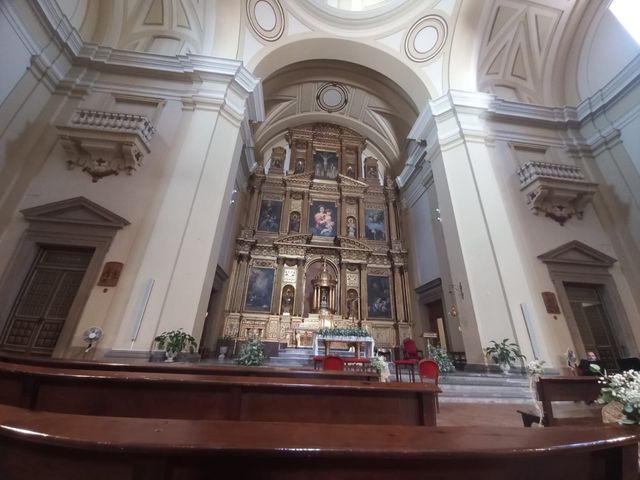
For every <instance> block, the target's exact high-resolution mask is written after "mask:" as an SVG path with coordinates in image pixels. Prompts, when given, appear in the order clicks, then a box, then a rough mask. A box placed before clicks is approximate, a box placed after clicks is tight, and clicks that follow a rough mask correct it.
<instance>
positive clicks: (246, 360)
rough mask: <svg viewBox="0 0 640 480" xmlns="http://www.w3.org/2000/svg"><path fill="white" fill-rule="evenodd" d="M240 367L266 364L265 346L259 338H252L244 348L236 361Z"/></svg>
mask: <svg viewBox="0 0 640 480" xmlns="http://www.w3.org/2000/svg"><path fill="white" fill-rule="evenodd" d="M236 362H237V363H238V365H245V366H260V365H264V363H265V356H264V345H263V344H262V342H261V341H260V339H258V338H250V339H249V340H248V341H247V343H245V344H244V345H243V346H242V350H240V355H239V356H238V359H237V360H236Z"/></svg>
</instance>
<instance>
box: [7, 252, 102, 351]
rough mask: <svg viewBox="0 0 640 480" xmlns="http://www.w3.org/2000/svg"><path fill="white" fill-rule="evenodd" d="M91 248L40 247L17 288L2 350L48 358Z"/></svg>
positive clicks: (77, 286)
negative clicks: (18, 290)
mask: <svg viewBox="0 0 640 480" xmlns="http://www.w3.org/2000/svg"><path fill="white" fill-rule="evenodd" d="M93 251H94V249H93V248H91V249H87V248H63V247H53V246H42V247H40V251H39V253H38V255H37V257H36V260H35V262H34V264H33V266H32V268H31V270H30V271H29V274H28V275H27V278H26V280H25V282H24V284H23V285H22V288H21V289H20V293H19V295H18V298H17V300H16V302H15V304H14V306H13V308H12V310H11V314H10V315H9V321H8V322H7V327H6V328H5V333H4V335H3V337H2V349H3V350H6V351H11V352H15V353H24V354H35V355H49V356H50V355H51V354H52V353H53V349H54V348H55V346H56V343H57V341H58V337H59V336H60V332H61V331H62V327H63V326H64V322H65V321H66V319H67V317H68V315H69V311H70V309H71V306H72V304H73V301H74V299H75V298H76V294H77V293H78V289H79V288H80V284H81V283H82V279H83V277H84V274H85V272H86V270H87V267H88V266H89V262H90V261H91V257H92V256H93Z"/></svg>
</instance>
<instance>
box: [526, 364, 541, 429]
mask: <svg viewBox="0 0 640 480" xmlns="http://www.w3.org/2000/svg"><path fill="white" fill-rule="evenodd" d="M544 364H545V361H544V360H537V359H536V360H531V361H530V362H529V363H527V373H528V374H529V393H530V394H531V400H533V406H534V407H535V409H536V412H537V413H538V417H539V418H540V421H539V422H538V423H539V425H542V421H543V416H544V412H543V410H542V402H540V400H538V394H537V392H536V382H537V381H538V377H539V376H540V375H542V374H543V373H544V367H543V365H544Z"/></svg>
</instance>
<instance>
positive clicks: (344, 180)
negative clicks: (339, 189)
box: [338, 173, 369, 188]
mask: <svg viewBox="0 0 640 480" xmlns="http://www.w3.org/2000/svg"><path fill="white" fill-rule="evenodd" d="M338 178H339V179H340V184H341V185H345V186H349V187H361V188H367V187H368V186H369V185H367V184H366V183H365V182H361V181H360V180H355V179H353V178H351V177H347V176H346V175H342V174H341V173H340V174H338Z"/></svg>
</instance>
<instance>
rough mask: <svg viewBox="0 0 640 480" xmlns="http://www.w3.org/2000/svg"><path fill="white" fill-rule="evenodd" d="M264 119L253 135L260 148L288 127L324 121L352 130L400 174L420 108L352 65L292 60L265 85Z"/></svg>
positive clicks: (381, 78)
mask: <svg viewBox="0 0 640 480" xmlns="http://www.w3.org/2000/svg"><path fill="white" fill-rule="evenodd" d="M263 90H264V97H265V106H266V113H267V115H266V118H265V121H264V122H263V123H262V124H261V125H260V126H259V127H258V128H257V130H256V132H255V134H254V139H255V141H256V148H257V149H258V150H259V151H261V150H263V149H265V148H266V147H267V146H269V145H270V142H271V140H272V139H273V138H274V137H280V138H282V137H283V135H284V132H285V131H286V129H287V128H290V127H293V126H296V125H301V124H305V123H310V122H314V121H316V122H317V121H322V122H328V123H335V124H338V125H341V126H344V127H348V128H350V129H352V130H355V131H356V132H358V133H359V134H361V135H363V136H364V137H366V138H368V139H369V148H370V150H371V151H372V152H376V153H377V155H378V156H381V157H382V158H379V159H380V160H381V161H383V162H384V163H385V164H387V166H388V167H390V168H391V170H392V171H394V172H396V173H398V172H399V171H400V170H401V169H402V165H401V164H400V162H401V158H402V154H403V150H404V148H405V143H406V138H407V134H408V133H409V130H410V129H411V126H412V125H413V123H414V122H415V120H416V118H417V116H418V112H417V111H416V110H415V108H414V107H413V106H412V103H411V101H410V100H409V99H408V98H407V97H406V95H404V94H403V92H402V89H400V88H399V87H398V86H397V85H395V84H393V83H392V82H391V81H390V80H389V79H387V78H386V77H384V76H382V75H381V74H379V73H377V72H374V71H372V70H368V69H366V68H363V67H359V66H357V65H354V64H350V63H346V62H337V61H308V62H301V63H297V64H294V65H290V66H288V67H286V68H284V69H282V70H280V71H278V72H276V73H275V74H274V75H272V76H270V77H269V78H268V79H266V80H265V82H264V84H263Z"/></svg>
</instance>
